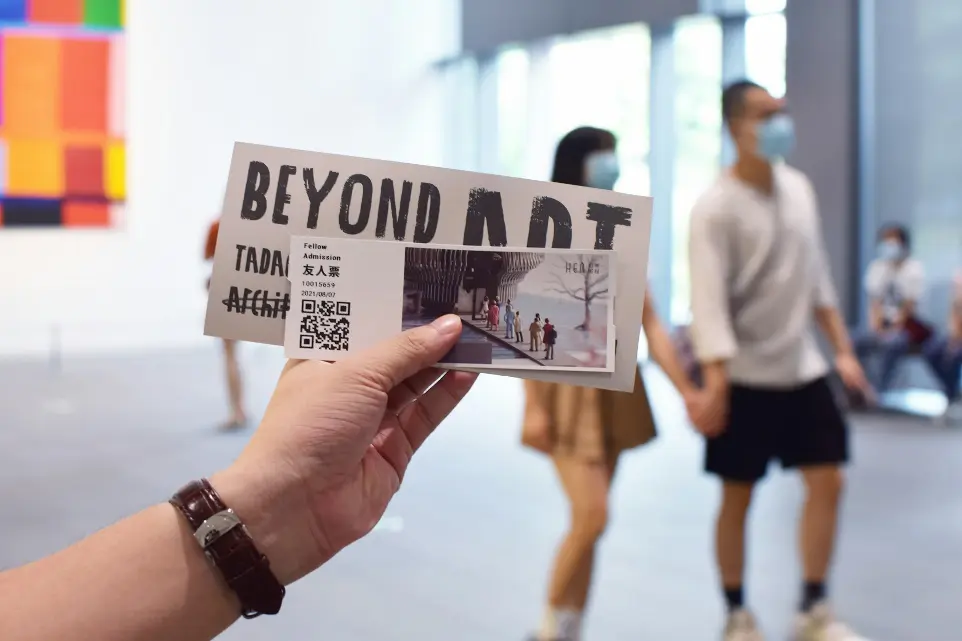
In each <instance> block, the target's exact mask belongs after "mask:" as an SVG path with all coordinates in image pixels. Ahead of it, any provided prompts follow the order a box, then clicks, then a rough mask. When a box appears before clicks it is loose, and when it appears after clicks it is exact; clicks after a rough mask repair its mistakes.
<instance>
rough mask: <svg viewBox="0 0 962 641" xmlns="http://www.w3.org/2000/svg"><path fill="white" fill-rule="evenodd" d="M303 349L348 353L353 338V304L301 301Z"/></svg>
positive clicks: (330, 301) (301, 340) (301, 339)
mask: <svg viewBox="0 0 962 641" xmlns="http://www.w3.org/2000/svg"><path fill="white" fill-rule="evenodd" d="M301 314H302V316H301V337H300V343H301V349H322V350H328V351H333V352H346V351H347V350H348V346H349V344H350V338H351V304H350V303H347V302H343V301H333V300H309V299H304V300H302V301H301Z"/></svg>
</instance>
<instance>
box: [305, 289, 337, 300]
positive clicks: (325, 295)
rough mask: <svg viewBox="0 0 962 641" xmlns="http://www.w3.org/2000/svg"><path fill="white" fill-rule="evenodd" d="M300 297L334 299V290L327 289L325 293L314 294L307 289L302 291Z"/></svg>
mask: <svg viewBox="0 0 962 641" xmlns="http://www.w3.org/2000/svg"><path fill="white" fill-rule="evenodd" d="M301 297H302V298H334V290H333V289H329V290H328V291H326V292H315V291H311V290H309V289H302V290H301Z"/></svg>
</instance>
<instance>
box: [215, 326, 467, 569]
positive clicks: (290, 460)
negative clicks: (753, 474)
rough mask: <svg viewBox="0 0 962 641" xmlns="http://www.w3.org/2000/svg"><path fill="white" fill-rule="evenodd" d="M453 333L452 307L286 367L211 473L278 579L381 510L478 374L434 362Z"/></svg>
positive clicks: (330, 550) (351, 536) (332, 548)
mask: <svg viewBox="0 0 962 641" xmlns="http://www.w3.org/2000/svg"><path fill="white" fill-rule="evenodd" d="M460 333H461V321H460V319H459V318H458V317H457V316H452V315H448V316H444V317H442V318H439V319H438V320H436V321H435V322H434V323H432V324H431V325H428V326H425V327H419V328H415V329H412V330H409V331H406V332H404V333H402V334H400V335H398V336H395V337H393V338H391V339H388V340H386V341H384V342H383V343H381V344H380V345H378V346H376V347H374V348H372V349H369V350H367V351H365V352H363V353H361V354H359V355H357V356H356V357H353V358H349V359H346V360H343V361H340V362H337V363H333V364H332V363H323V362H320V361H289V362H288V363H287V365H286V366H285V367H284V370H283V372H282V373H281V376H280V380H279V381H278V383H277V388H276V389H275V391H274V395H273V397H272V398H271V401H270V404H269V405H268V407H267V411H266V412H265V414H264V418H263V420H262V421H261V424H260V427H259V428H258V430H257V432H256V433H255V434H254V436H253V437H252V438H251V441H250V443H249V444H248V446H247V447H246V448H245V449H244V451H243V452H242V453H241V455H240V457H239V458H238V459H237V461H236V462H235V463H234V464H233V465H232V466H231V467H230V468H228V469H227V470H225V471H224V472H222V473H221V474H218V475H216V476H214V477H212V478H211V484H212V485H213V486H214V488H215V489H216V490H217V491H218V493H220V495H221V496H222V498H223V499H224V502H225V503H226V504H227V505H228V506H230V507H231V508H233V509H234V511H235V512H236V513H237V514H238V516H240V518H241V519H242V520H243V521H244V523H245V524H246V525H247V528H248V530H249V531H250V533H251V536H252V538H253V539H254V542H255V543H256V544H257V546H258V549H260V551H261V552H262V553H263V554H265V555H266V556H267V558H268V560H269V561H270V564H271V569H272V570H273V571H274V574H275V576H277V578H278V580H279V581H281V583H283V584H285V585H286V584H289V583H292V582H294V581H296V580H297V579H299V578H301V577H302V576H304V575H305V574H307V573H309V572H311V571H312V570H314V569H315V568H317V567H318V566H320V565H321V564H323V563H324V562H326V561H327V560H328V559H330V558H331V557H332V556H334V555H335V554H337V552H339V551H340V550H341V549H343V548H344V547H346V546H347V545H349V544H351V543H353V542H354V541H356V540H357V539H359V538H361V537H362V536H364V535H366V534H367V533H368V532H370V531H371V529H372V528H373V527H374V525H375V524H377V522H378V521H379V520H380V518H381V516H382V515H383V514H384V511H385V509H386V508H387V505H388V502H389V501H390V500H391V498H392V497H393V496H394V494H395V492H397V490H398V488H399V487H400V485H401V480H402V479H403V478H404V472H405V470H406V469H407V466H408V463H409V462H410V461H411V457H412V456H413V454H414V452H415V451H417V449H418V448H419V447H420V446H421V444H422V443H424V440H425V439H426V438H427V437H428V436H429V435H430V434H431V432H432V431H433V430H434V428H435V427H437V426H438V424H439V423H440V422H441V421H442V420H443V419H444V418H445V417H446V416H447V415H448V413H450V412H451V410H453V409H454V408H455V406H457V404H458V403H459V402H460V401H461V399H462V398H464V395H465V394H466V393H467V392H468V390H469V389H470V388H471V385H472V384H473V383H474V381H475V379H476V378H477V375H476V374H472V373H469V372H455V371H448V372H443V371H441V370H437V369H433V366H434V365H435V364H436V363H437V361H438V359H440V358H441V357H442V356H443V355H444V354H445V353H447V351H448V350H449V349H451V348H452V347H453V346H454V344H455V343H456V342H457V340H458V336H459V335H460ZM435 382H436V383H437V384H436V385H434V383H435ZM432 385H434V386H433V387H431V386H432ZM428 388H430V389H428Z"/></svg>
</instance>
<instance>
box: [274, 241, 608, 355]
mask: <svg viewBox="0 0 962 641" xmlns="http://www.w3.org/2000/svg"><path fill="white" fill-rule="evenodd" d="M613 260H614V253H613V252H603V251H596V252H584V251H577V250H558V249H543V250H537V251H534V250H524V249H506V248H493V247H486V248H467V247H459V246H444V245H440V246H439V245H433V246H424V245H418V244H414V243H383V242H377V241H360V240H351V239H345V238H336V239H334V238H318V237H311V236H293V237H292V238H291V249H290V271H289V273H290V280H291V311H290V312H289V313H288V315H287V318H286V321H285V322H286V327H285V339H284V348H285V352H286V354H287V355H288V356H289V357H291V358H299V359H323V360H339V359H341V358H345V357H347V356H349V355H351V354H353V353H356V352H358V351H362V350H364V349H366V348H368V347H370V346H372V345H374V344H376V343H378V342H379V341H381V340H383V339H384V338H385V337H387V336H389V335H391V334H394V333H397V332H400V331H402V330H405V329H410V328H412V327H417V326H420V325H427V324H429V323H431V322H433V321H434V320H435V319H436V318H438V317H440V316H443V315H445V314H451V313H453V314H457V315H458V316H460V317H461V320H462V332H461V338H460V340H459V341H458V343H457V345H455V347H454V349H452V350H451V351H450V352H449V353H448V354H447V355H446V356H445V357H444V358H443V359H441V366H442V367H448V368H474V369H483V370H485V371H491V370H558V371H598V372H610V371H613V370H614V365H615V358H614V356H615V355H614V344H615V326H614V296H615V292H616V288H615V279H616V274H615V272H614V271H613V270H612V269H611V265H610V262H609V261H613Z"/></svg>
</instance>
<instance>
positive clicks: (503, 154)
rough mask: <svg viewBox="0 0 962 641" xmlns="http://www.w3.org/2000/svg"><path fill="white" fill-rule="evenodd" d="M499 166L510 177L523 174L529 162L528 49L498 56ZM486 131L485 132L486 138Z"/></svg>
mask: <svg viewBox="0 0 962 641" xmlns="http://www.w3.org/2000/svg"><path fill="white" fill-rule="evenodd" d="M495 64H496V73H497V74H498V75H497V78H498V79H497V91H498V107H497V109H498V115H497V120H496V122H497V127H498V132H497V138H498V164H499V168H500V169H499V171H500V172H501V173H504V174H507V175H509V176H518V175H521V173H522V169H523V167H524V161H525V157H524V156H525V130H526V126H527V122H528V75H529V71H530V61H529V59H528V52H527V51H525V50H524V49H508V50H505V51H503V52H501V54H500V55H498V58H497V62H496V63H495ZM485 133H486V132H482V135H484V134H485Z"/></svg>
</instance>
